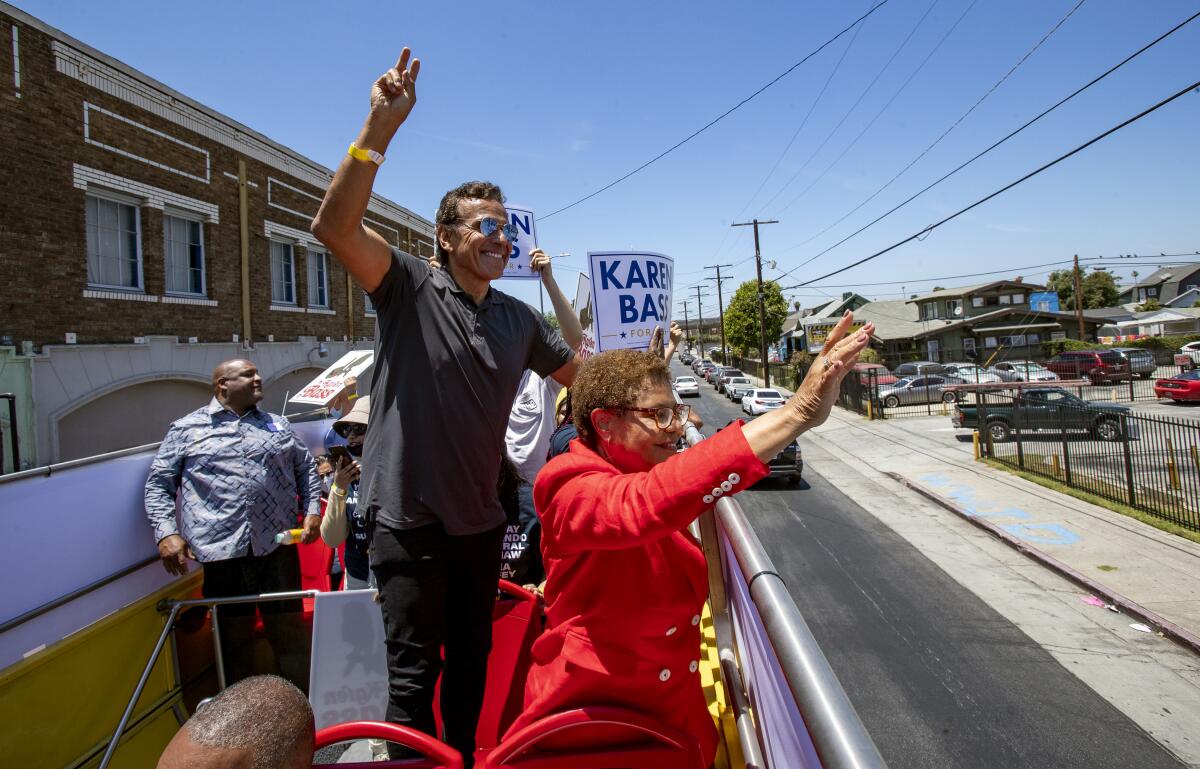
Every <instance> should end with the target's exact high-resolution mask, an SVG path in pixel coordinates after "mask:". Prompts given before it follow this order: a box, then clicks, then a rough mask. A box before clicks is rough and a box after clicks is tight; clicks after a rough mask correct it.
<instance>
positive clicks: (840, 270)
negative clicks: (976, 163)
mask: <svg viewBox="0 0 1200 769" xmlns="http://www.w3.org/2000/svg"><path fill="white" fill-rule="evenodd" d="M1197 89H1200V80H1198V81H1196V82H1194V83H1192V84H1191V85H1189V86H1187V87H1186V88H1183V89H1182V90H1180V91H1177V92H1176V93H1174V94H1172V95H1171V96H1168V97H1167V98H1165V99H1163V100H1162V101H1159V102H1158V103H1157V104H1154V105H1152V106H1150V107H1147V108H1146V109H1144V110H1142V111H1141V112H1139V113H1138V114H1136V115H1134V116H1133V117H1130V118H1127V119H1125V120H1123V121H1121V122H1120V123H1118V124H1116V125H1115V126H1113V127H1112V128H1109V129H1108V130H1107V131H1104V132H1103V133H1101V134H1099V135H1097V136H1095V137H1093V138H1091V139H1089V140H1088V141H1086V142H1084V143H1083V144H1080V145H1079V146H1078V147H1076V148H1075V149H1073V150H1071V151H1069V152H1067V153H1064V154H1062V155H1059V156H1058V157H1057V158H1055V159H1054V160H1051V161H1050V162H1048V163H1045V164H1044V165H1041V166H1039V167H1038V168H1035V169H1034V170H1032V171H1030V172H1029V173H1027V174H1025V175H1024V176H1022V177H1021V178H1019V179H1017V180H1015V181H1012V182H1009V183H1008V184H1006V185H1004V186H1003V187H1001V188H1000V189H998V190H996V191H995V192H992V193H990V194H988V195H985V196H984V197H982V198H980V199H979V200H976V201H975V202H974V203H971V204H970V205H968V206H966V207H964V208H960V209H959V210H958V211H955V212H954V213H952V214H950V215H949V216H947V217H945V218H944V219H941V220H939V221H937V222H934V223H933V224H930V225H929V226H928V227H925V228H924V229H922V230H920V231H919V232H915V233H913V234H912V235H909V236H908V237H907V238H904V239H903V240H900V241H897V242H896V243H893V244H892V245H890V246H888V247H887V248H884V249H881V250H879V251H876V252H875V253H873V254H871V255H869V256H865V257H863V258H862V259H859V260H857V261H854V262H851V263H850V264H848V265H846V266H845V267H840V268H838V269H836V270H833V271H832V272H827V273H825V274H824V275H821V276H820V277H817V278H813V279H812V280H807V281H804V282H803V283H800V284H798V285H800V286H810V285H812V284H814V283H816V282H817V281H820V280H824V279H825V278H829V277H832V276H834V275H838V274H840V273H843V272H846V271H847V270H850V269H853V268H855V267H858V266H859V265H861V264H865V263H866V262H869V261H871V260H873V259H877V258H879V257H880V256H883V255H884V254H886V253H888V252H889V251H893V250H895V249H897V248H899V247H900V246H902V245H904V244H905V243H909V242H912V241H914V240H917V239H918V238H922V237H923V236H926V235H928V234H929V233H931V232H933V231H934V230H936V229H937V228H938V227H941V226H942V225H943V224H946V223H947V222H950V221H952V220H954V219H957V218H958V217H960V216H962V215H963V214H965V213H967V212H968V211H970V210H972V209H974V208H977V207H979V206H981V205H983V204H984V203H986V202H987V201H989V200H991V199H992V198H994V197H997V196H999V195H1002V194H1003V193H1005V192H1007V191H1009V190H1011V189H1012V188H1013V187H1016V186H1017V185H1019V184H1022V183H1023V182H1026V181H1028V180H1029V179H1032V178H1033V177H1035V176H1037V175H1038V174H1040V173H1042V172H1043V171H1047V170H1049V169H1050V168H1053V167H1054V166H1056V165H1058V164H1059V163H1061V162H1063V161H1064V160H1067V159H1068V158H1070V157H1073V156H1074V155H1077V154H1078V153H1080V152H1082V151H1083V150H1085V149H1087V148H1088V147H1090V146H1092V145H1093V144H1095V143H1096V142H1098V141H1101V140H1102V139H1105V138H1107V137H1108V136H1111V135H1112V134H1114V133H1116V132H1117V131H1120V130H1121V129H1122V128H1125V127H1126V126H1129V125H1132V124H1133V123H1136V122H1137V121H1139V120H1141V119H1142V118H1144V117H1146V116H1147V115H1150V114H1152V113H1154V112H1156V111H1158V110H1160V109H1162V108H1163V107H1165V106H1167V105H1168V104H1170V103H1172V102H1174V101H1175V100H1176V99H1179V98H1180V97H1182V96H1185V95H1186V94H1187V93H1189V92H1191V91H1194V90H1197Z"/></svg>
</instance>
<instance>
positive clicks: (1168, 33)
mask: <svg viewBox="0 0 1200 769" xmlns="http://www.w3.org/2000/svg"><path fill="white" fill-rule="evenodd" d="M1198 17H1200V11H1197V12H1196V13H1193V14H1192V15H1191V16H1189V17H1188V18H1186V19H1184V20H1183V21H1181V22H1179V23H1178V24H1176V25H1175V26H1174V27H1172V28H1171V29H1169V30H1167V31H1166V32H1164V33H1163V34H1161V35H1159V36H1158V37H1157V38H1155V39H1154V40H1151V41H1150V42H1149V43H1147V44H1146V45H1144V46H1142V47H1141V48H1139V49H1138V50H1136V51H1134V52H1133V53H1131V54H1130V55H1128V56H1126V57H1125V58H1124V59H1122V60H1121V61H1120V62H1118V63H1117V64H1115V65H1113V66H1112V67H1109V68H1108V69H1107V70H1105V71H1104V72H1102V73H1101V74H1099V75H1097V76H1096V77H1094V78H1092V79H1091V80H1090V81H1088V82H1087V83H1085V84H1084V85H1082V86H1080V87H1079V88H1077V89H1075V90H1074V91H1073V92H1071V93H1070V94H1068V95H1067V96H1065V97H1063V98H1062V99H1059V100H1058V101H1057V102H1055V103H1054V104H1053V105H1051V106H1050V107H1047V108H1046V109H1044V110H1042V111H1041V112H1040V113H1038V114H1037V115H1036V116H1034V117H1033V118H1031V119H1030V120H1028V121H1026V122H1025V124H1024V125H1022V126H1020V127H1019V128H1017V129H1016V130H1014V131H1011V132H1009V133H1008V134H1007V135H1006V136H1004V137H1003V138H1001V139H999V140H997V141H995V142H993V143H992V144H991V145H990V146H989V147H987V148H986V149H984V150H982V151H981V152H978V153H976V154H975V155H974V156H973V157H971V158H970V159H968V160H967V161H965V162H964V163H961V164H960V165H959V166H958V167H956V168H954V169H953V170H951V171H950V172H949V173H946V174H945V175H943V176H942V177H941V178H939V179H937V180H935V181H934V182H932V183H931V184H928V185H926V186H925V187H924V188H922V189H921V190H920V191H918V192H917V193H916V194H914V195H911V196H910V197H908V198H907V199H905V200H903V201H901V202H900V203H899V204H898V205H896V206H893V207H892V208H891V209H889V210H888V211H885V212H884V213H883V214H881V215H879V216H877V217H876V218H874V219H872V220H871V221H870V222H868V223H867V224H865V225H863V226H862V227H860V228H858V229H857V230H855V231H854V232H852V233H850V234H849V235H847V236H846V237H844V238H842V239H841V240H839V241H838V242H837V243H834V244H833V245H832V246H829V247H828V248H826V249H824V250H823V251H820V252H818V253H817V254H815V255H813V256H811V257H809V258H808V259H806V260H804V261H803V262H801V263H800V264H798V265H796V266H795V267H793V268H792V269H790V270H788V271H787V272H786V273H784V274H785V275H790V274H791V273H793V272H795V271H796V270H798V269H800V268H801V267H803V266H805V265H806V264H808V263H810V262H812V261H813V260H815V259H817V258H819V257H821V256H824V255H825V254H827V253H829V252H830V251H832V250H833V249H835V248H837V247H838V246H840V245H842V244H843V243H845V242H846V241H848V240H850V239H851V238H853V237H855V236H856V235H858V234H859V233H861V232H863V231H865V230H867V229H868V228H870V227H873V226H874V225H875V224H877V223H879V222H880V221H882V220H883V219H885V218H887V217H888V216H891V215H892V214H894V213H895V212H896V211H899V210H900V209H901V208H903V207H904V206H906V205H908V204H909V203H911V202H912V201H914V200H916V199H917V198H918V197H920V196H921V195H924V194H925V193H926V192H928V191H929V190H931V189H933V188H934V187H936V186H937V185H939V184H941V183H942V182H944V181H945V180H947V179H949V178H950V177H951V176H953V175H955V174H956V173H958V172H959V171H961V170H963V169H964V168H966V167H967V166H969V165H971V164H972V163H974V162H975V161H976V160H978V159H980V158H981V157H983V156H984V155H986V154H988V153H989V152H991V151H992V150H994V149H996V148H997V147H999V146H1000V145H1001V144H1004V143H1005V142H1007V141H1008V140H1009V139H1011V138H1013V137H1014V136H1016V135H1017V134H1019V133H1021V132H1022V131H1024V130H1025V129H1026V128H1029V127H1030V126H1031V125H1033V124H1034V123H1036V122H1038V121H1039V120H1041V119H1042V118H1044V117H1045V116H1046V115H1049V114H1050V113H1051V112H1053V111H1054V110H1056V109H1058V108H1059V107H1061V106H1062V105H1064V104H1066V103H1067V102H1069V101H1070V100H1071V99H1074V98H1075V97H1076V96H1078V95H1079V94H1081V93H1083V92H1084V91H1086V90H1087V89H1089V88H1091V87H1092V86H1094V85H1095V84H1096V83H1099V82H1100V81H1101V80H1103V79H1105V78H1106V77H1108V76H1109V75H1111V74H1113V73H1114V72H1116V71H1117V70H1119V69H1120V68H1121V67H1124V66H1125V65H1126V64H1128V63H1129V62H1131V61H1133V60H1134V59H1136V58H1137V57H1138V56H1141V55H1142V54H1143V53H1145V52H1146V51H1148V50H1150V49H1151V48H1153V47H1154V46H1156V45H1158V44H1159V43H1161V42H1162V41H1163V40H1166V39H1167V38H1168V37H1170V36H1171V35H1173V34H1175V33H1176V32H1178V31H1179V30H1180V29H1182V28H1183V27H1185V26H1186V25H1188V24H1190V23H1192V22H1193V21H1195V20H1196V18H1198ZM894 178H895V177H893V180H894ZM890 183H891V182H889V184H890ZM885 186H886V185H885ZM882 189H883V188H880V189H879V190H877V191H876V193H874V194H878V193H879V192H881V191H882ZM868 200H870V198H868ZM866 202H867V201H863V203H864V204H865V203H866ZM861 207H862V204H860V205H859V206H857V207H855V208H854V209H852V210H851V211H850V212H849V213H848V214H846V215H845V216H843V217H842V218H841V219H838V220H837V221H836V222H834V223H833V224H831V225H829V226H828V227H826V228H825V229H824V230H821V232H818V233H817V234H816V235H814V236H812V237H811V238H809V239H808V240H806V241H804V242H803V243H798V244H797V245H796V246H789V247H788V248H785V249H783V250H784V251H787V250H790V249H791V248H797V247H798V246H802V245H804V244H805V243H808V242H810V241H812V240H814V239H816V238H818V237H820V236H821V235H823V234H825V233H826V232H828V231H829V230H831V229H833V227H835V226H836V225H837V224H839V223H840V222H842V221H843V220H845V219H846V218H847V217H848V216H850V214H853V213H854V212H855V211H857V210H858V209H859V208H861Z"/></svg>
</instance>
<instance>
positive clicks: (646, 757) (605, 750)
mask: <svg viewBox="0 0 1200 769" xmlns="http://www.w3.org/2000/svg"><path fill="white" fill-rule="evenodd" d="M479 766H480V769H609V768H610V767H614V766H619V767H622V769H705V767H704V761H703V759H702V757H701V754H700V743H699V742H698V741H697V740H696V738H695V737H693V736H691V735H690V734H687V733H686V732H683V731H680V730H679V729H676V728H675V727H673V726H668V725H667V724H664V723H662V722H660V721H657V720H656V719H653V718H651V717H649V716H646V715H644V714H642V713H638V712H636V711H633V710H627V709H625V708H614V707H601V706H597V707H588V708H579V709H576V710H568V711H565V712H563V713H555V714H553V715H549V716H546V717H545V718H542V719H540V720H538V721H535V722H534V723H532V724H530V725H529V726H527V727H525V728H524V729H521V730H520V731H519V732H517V733H516V734H514V735H512V736H511V737H509V738H508V739H507V740H505V741H504V742H502V743H501V744H500V745H499V746H497V747H496V748H494V749H493V750H491V751H490V752H489V753H488V754H487V755H486V756H484V758H483V760H482V762H481V763H480V764H479Z"/></svg>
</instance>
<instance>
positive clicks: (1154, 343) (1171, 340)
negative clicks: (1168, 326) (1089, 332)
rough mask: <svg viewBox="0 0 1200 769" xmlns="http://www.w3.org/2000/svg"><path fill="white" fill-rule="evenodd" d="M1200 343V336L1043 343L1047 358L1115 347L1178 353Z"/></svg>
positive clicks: (1075, 340) (1177, 335) (1062, 340)
mask: <svg viewBox="0 0 1200 769" xmlns="http://www.w3.org/2000/svg"><path fill="white" fill-rule="evenodd" d="M1196 341H1200V334H1171V335H1169V336H1149V337H1146V338H1145V339H1136V340H1133V341H1130V342H1117V343H1115V344H1100V343H1098V342H1081V341H1079V340H1078V339H1056V340H1054V341H1052V342H1042V352H1043V353H1045V354H1046V357H1047V358H1050V357H1053V356H1055V355H1058V354H1059V353H1060V352H1062V351H1063V350H1108V349H1111V348H1113V347H1141V348H1143V349H1146V350H1161V351H1165V352H1176V351H1178V350H1179V348H1180V347H1183V346H1184V345H1185V344H1188V343H1189V342H1196Z"/></svg>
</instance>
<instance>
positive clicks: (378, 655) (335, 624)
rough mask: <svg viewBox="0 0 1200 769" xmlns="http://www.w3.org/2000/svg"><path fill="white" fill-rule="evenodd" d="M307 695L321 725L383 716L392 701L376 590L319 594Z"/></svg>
mask: <svg viewBox="0 0 1200 769" xmlns="http://www.w3.org/2000/svg"><path fill="white" fill-rule="evenodd" d="M312 648H313V655H312V665H311V667H310V668H309V682H308V692H309V694H308V700H309V702H311V703H312V709H313V716H314V717H315V718H316V721H317V728H318V729H324V728H325V727H326V726H331V725H333V724H343V723H346V722H347V721H382V720H383V716H384V711H385V710H386V709H387V702H388V671H387V651H386V649H385V648H384V645H383V616H382V615H381V614H380V612H379V605H378V604H376V603H375V591H374V590H346V591H341V592H334V593H317V596H316V599H315V600H314V604H313V635H312Z"/></svg>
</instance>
